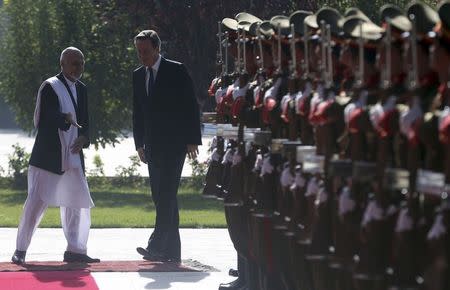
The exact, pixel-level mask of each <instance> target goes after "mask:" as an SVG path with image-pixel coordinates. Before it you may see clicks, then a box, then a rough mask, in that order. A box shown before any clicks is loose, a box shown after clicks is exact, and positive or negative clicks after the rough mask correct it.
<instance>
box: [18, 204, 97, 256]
mask: <svg viewBox="0 0 450 290" xmlns="http://www.w3.org/2000/svg"><path fill="white" fill-rule="evenodd" d="M47 208H48V205H47V204H46V203H45V202H44V201H42V200H41V199H39V198H35V197H32V196H28V197H27V200H26V201H25V205H24V208H23V213H22V217H21V218H20V223H19V228H18V231H17V241H16V249H17V250H19V251H26V250H27V249H28V247H29V245H30V242H31V238H32V237H33V234H34V232H35V231H36V228H37V227H38V225H39V223H40V222H41V220H42V217H43V215H44V212H45V210H46V209H47ZM60 211H61V225H62V228H63V231H64V235H65V237H66V240H67V251H71V252H75V253H79V254H86V253H87V241H88V238H89V229H90V227H91V210H90V208H68V207H63V206H61V207H60Z"/></svg>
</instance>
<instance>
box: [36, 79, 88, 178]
mask: <svg viewBox="0 0 450 290" xmlns="http://www.w3.org/2000/svg"><path fill="white" fill-rule="evenodd" d="M56 77H57V78H58V79H60V80H61V81H62V82H63V83H64V84H65V86H66V88H67V89H68V86H67V82H66V80H65V78H64V76H63V75H62V73H60V74H58V75H57V76H56ZM75 87H76V90H77V106H76V108H75V111H76V114H77V121H78V124H80V125H81V126H82V127H83V128H81V129H78V136H80V135H83V136H85V137H87V139H88V140H89V114H88V102H87V91H86V85H85V84H83V83H82V82H80V81H77V82H76V84H75ZM70 126H71V125H70V124H67V123H66V122H65V115H64V114H63V112H61V111H60V105H59V100H58V96H57V95H56V92H55V91H54V90H53V88H52V86H51V85H50V84H46V85H45V86H44V88H43V89H42V92H41V112H40V117H39V125H38V133H37V136H36V139H35V141H34V146H33V151H32V152H31V157H30V165H33V166H36V167H38V168H42V169H45V170H47V171H50V172H53V173H56V174H63V173H64V172H63V171H62V170H61V141H60V140H59V134H58V130H64V131H67V130H69V128H70ZM88 146H89V143H88V144H85V145H84V146H83V147H84V148H87V147H88ZM80 158H81V164H82V166H83V170H84V158H83V152H82V151H80Z"/></svg>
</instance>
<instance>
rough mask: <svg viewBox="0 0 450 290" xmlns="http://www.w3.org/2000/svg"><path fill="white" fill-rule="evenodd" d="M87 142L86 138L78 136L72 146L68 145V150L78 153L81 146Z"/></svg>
mask: <svg viewBox="0 0 450 290" xmlns="http://www.w3.org/2000/svg"><path fill="white" fill-rule="evenodd" d="M87 142H88V140H87V138H86V137H85V136H83V135H82V136H79V137H78V138H77V139H75V142H73V144H72V146H70V152H72V153H73V154H78V153H80V151H81V149H82V148H83V145H84V144H86V143H87Z"/></svg>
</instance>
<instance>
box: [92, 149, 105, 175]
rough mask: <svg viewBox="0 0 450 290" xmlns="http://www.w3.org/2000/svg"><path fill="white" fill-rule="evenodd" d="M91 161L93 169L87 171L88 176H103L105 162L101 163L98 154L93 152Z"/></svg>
mask: <svg viewBox="0 0 450 290" xmlns="http://www.w3.org/2000/svg"><path fill="white" fill-rule="evenodd" d="M92 163H93V164H94V169H91V170H90V171H89V175H90V176H105V169H104V166H105V164H104V163H103V160H102V158H101V157H100V155H98V154H95V155H94V158H93V161H92Z"/></svg>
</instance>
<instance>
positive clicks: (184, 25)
mask: <svg viewBox="0 0 450 290" xmlns="http://www.w3.org/2000/svg"><path fill="white" fill-rule="evenodd" d="M407 2H409V0H395V1H389V3H393V4H396V5H398V6H400V7H404V6H405V5H406V4H407ZM425 2H427V3H431V4H432V5H435V4H436V2H437V0H427V1H425ZM5 3H6V2H5ZM385 3H386V2H385V1H381V0H302V1H300V0H295V1H294V0H251V1H241V0H214V1H212V0H209V1H207V0H195V1H194V0H186V1H179V0H165V1H160V0H147V1H142V0H130V1H123V0H104V1H100V0H90V1H86V0H16V1H8V4H6V5H4V6H3V7H0V68H1V69H0V95H2V96H3V97H4V98H5V100H6V102H7V103H8V105H9V106H11V108H12V109H13V111H14V112H15V113H16V119H17V123H18V124H19V125H20V126H21V127H22V128H24V129H26V130H28V131H31V130H33V126H32V115H33V111H34V101H31V100H34V96H35V95H36V91H37V89H38V87H39V85H40V83H41V82H42V81H43V80H44V79H45V78H47V77H49V76H51V75H54V74H56V73H57V72H58V71H59V64H58V59H59V53H60V52H61V50H62V49H63V48H65V47H67V46H69V45H73V46H77V47H79V48H80V49H81V50H82V51H84V53H85V57H86V70H85V74H84V76H83V80H84V81H85V83H86V84H87V86H88V94H89V109H90V116H91V126H90V127H91V128H90V129H91V135H92V136H91V140H92V141H93V142H94V143H95V144H97V145H98V144H100V145H103V146H104V145H105V144H108V143H115V142H117V141H118V138H120V137H121V136H122V135H124V134H125V132H127V130H129V129H130V127H131V96H132V89H131V72H132V71H133V69H134V68H135V67H137V66H138V63H137V58H136V53H135V49H134V46H133V41H132V40H133V36H134V35H136V34H137V32H138V31H140V30H143V29H155V30H157V31H158V32H159V34H160V36H161V39H162V41H163V45H162V54H163V55H165V56H167V57H168V58H171V59H175V60H179V61H181V62H183V63H186V65H187V67H188V69H190V72H191V75H192V77H193V80H194V83H195V85H196V88H197V96H198V97H199V99H200V100H201V102H203V104H209V105H210V103H208V102H205V100H207V97H206V88H207V87H208V85H209V82H210V80H211V78H212V77H213V75H214V73H215V61H216V50H217V38H216V37H215V35H216V33H217V22H218V21H220V20H222V19H223V18H225V17H234V15H236V14H237V13H239V12H242V11H247V12H250V13H252V14H254V15H256V16H258V17H260V18H262V19H270V17H272V16H274V15H278V14H284V15H287V14H289V13H291V12H292V11H294V10H296V9H304V10H312V11H315V10H317V9H319V8H320V7H323V6H331V7H335V8H337V9H338V10H339V11H341V13H344V12H345V10H346V9H347V8H349V7H351V6H356V7H359V8H360V9H362V10H363V11H364V12H365V13H366V14H367V15H368V16H369V17H371V18H372V19H373V21H375V22H377V23H378V21H379V17H378V12H379V8H380V7H381V6H382V5H383V4H385ZM204 109H205V110H208V109H209V110H211V109H212V108H211V107H204Z"/></svg>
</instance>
